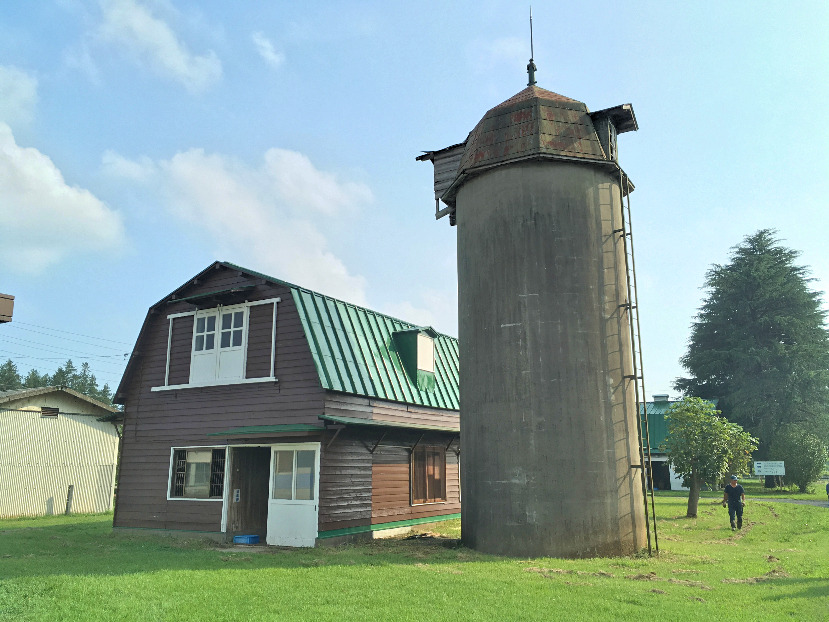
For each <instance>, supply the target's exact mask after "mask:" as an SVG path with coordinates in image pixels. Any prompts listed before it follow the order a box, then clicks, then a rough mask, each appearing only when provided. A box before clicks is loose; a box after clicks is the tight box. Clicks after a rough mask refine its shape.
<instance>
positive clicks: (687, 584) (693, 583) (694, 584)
mask: <svg viewBox="0 0 829 622" xmlns="http://www.w3.org/2000/svg"><path fill="white" fill-rule="evenodd" d="M668 583H673V584H674V585H684V586H685V587H697V588H699V589H701V590H710V589H711V586H710V585H706V584H705V583H703V582H702V581H688V580H687V579H674V578H673V577H672V578H670V579H668Z"/></svg>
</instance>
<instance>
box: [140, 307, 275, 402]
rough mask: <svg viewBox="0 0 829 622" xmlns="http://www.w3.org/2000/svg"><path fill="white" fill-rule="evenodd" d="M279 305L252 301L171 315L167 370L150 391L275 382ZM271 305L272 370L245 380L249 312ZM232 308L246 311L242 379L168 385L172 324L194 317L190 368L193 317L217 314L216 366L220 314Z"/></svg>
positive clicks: (168, 334) (193, 341)
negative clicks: (242, 308)
mask: <svg viewBox="0 0 829 622" xmlns="http://www.w3.org/2000/svg"><path fill="white" fill-rule="evenodd" d="M280 302H282V299H281V298H268V299H266V300H254V301H245V302H244V303H240V304H237V305H228V306H227V307H224V306H218V307H213V308H211V309H204V310H199V311H184V312H182V313H171V314H170V315H168V316H167V321H168V326H167V361H166V367H165V370H164V384H163V385H161V386H157V387H151V389H150V390H151V391H171V390H176V389H189V388H194V387H211V386H220V385H228V384H252V383H257V382H276V381H277V378H276V375H275V374H276V321H277V309H278V307H279V303H280ZM269 304H272V305H273V318H272V320H271V366H270V375H268V376H262V377H259V378H245V375H246V373H247V362H248V333H249V331H250V308H251V307H254V306H257V305H269ZM234 307H244V311H245V320H244V322H245V323H244V332H243V334H242V377H241V378H231V379H226V378H225V379H219V378H217V379H215V380H212V381H207V382H193V383H191V382H188V383H185V384H170V351H171V349H172V342H173V320H175V319H176V318H181V317H190V316H192V317H193V328H192V331H193V332H192V333H191V341H190V364H191V366H192V364H193V347H194V344H195V333H196V319H197V318H196V316H197V315H202V316H203V315H206V313H205V314H203V313H202V311H213V312H215V313H216V322H217V324H216V348H215V349H216V357H217V365H218V355H219V349H220V348H219V343H220V339H221V328H220V325H219V324H220V322H221V310H222V309H224V310H227V309H233V308H234Z"/></svg>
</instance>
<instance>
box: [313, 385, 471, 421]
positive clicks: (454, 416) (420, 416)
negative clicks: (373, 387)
mask: <svg viewBox="0 0 829 622" xmlns="http://www.w3.org/2000/svg"><path fill="white" fill-rule="evenodd" d="M325 414H326V415H332V416H335V417H336V416H340V417H365V418H366V419H374V420H377V421H389V422H393V423H402V424H409V425H411V424H414V425H436V426H442V427H447V428H448V427H455V428H457V427H459V426H460V415H459V413H458V411H457V410H443V409H441V408H429V407H426V406H414V405H409V404H400V403H397V402H388V401H385V400H378V399H376V398H368V397H362V396H359V395H349V394H347V393H334V392H329V393H328V395H327V397H326V399H325Z"/></svg>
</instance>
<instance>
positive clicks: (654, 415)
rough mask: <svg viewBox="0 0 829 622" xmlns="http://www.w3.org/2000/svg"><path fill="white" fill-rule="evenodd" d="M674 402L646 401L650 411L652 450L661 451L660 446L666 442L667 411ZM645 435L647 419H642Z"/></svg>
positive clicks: (640, 407)
mask: <svg viewBox="0 0 829 622" xmlns="http://www.w3.org/2000/svg"><path fill="white" fill-rule="evenodd" d="M673 403H674V402H670V401H665V402H646V408H647V413H648V438H649V439H650V445H651V451H652V452H656V453H660V452H659V446H660V445H661V444H662V443H664V442H665V438H666V437H667V436H668V421H667V420H666V419H665V413H666V412H668V408H669V407H670V406H671V405H672V404H673ZM639 414H640V415H642V404H639ZM644 435H645V421H644V418H643V420H642V436H643V437H644Z"/></svg>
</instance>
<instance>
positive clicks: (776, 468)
mask: <svg viewBox="0 0 829 622" xmlns="http://www.w3.org/2000/svg"><path fill="white" fill-rule="evenodd" d="M754 474H755V475H785V474H786V467H785V465H784V464H783V461H782V460H765V461H763V462H755V463H754Z"/></svg>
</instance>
